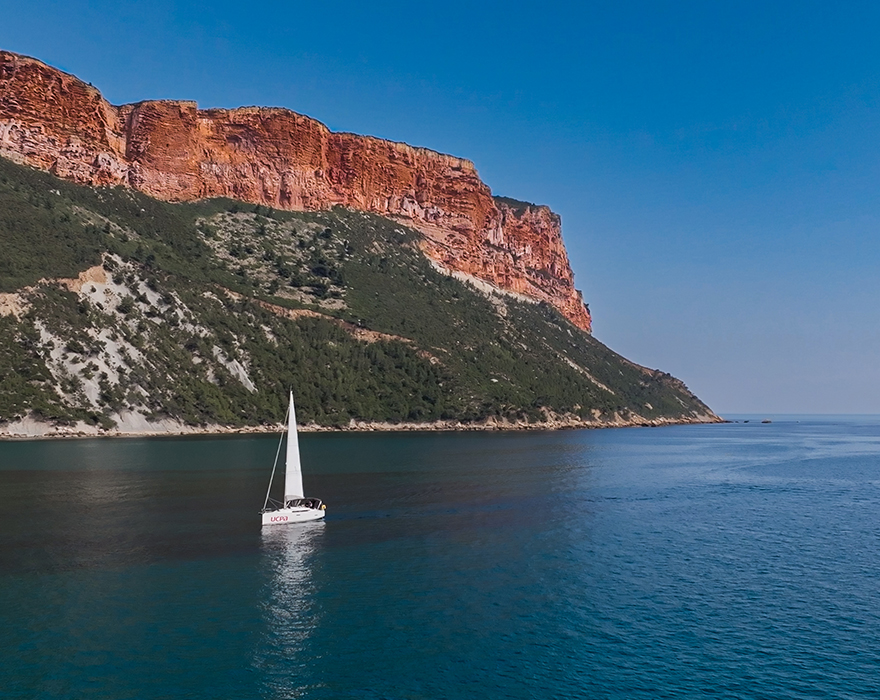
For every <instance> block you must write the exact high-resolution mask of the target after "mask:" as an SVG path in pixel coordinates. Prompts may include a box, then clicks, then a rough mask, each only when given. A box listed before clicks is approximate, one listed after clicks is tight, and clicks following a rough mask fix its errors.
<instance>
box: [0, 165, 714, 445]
mask: <svg viewBox="0 0 880 700" xmlns="http://www.w3.org/2000/svg"><path fill="white" fill-rule="evenodd" d="M422 241H423V235H422V233H420V232H419V231H416V230H415V229H413V228H409V227H407V226H405V225H403V224H402V223H401V222H399V221H393V220H390V219H388V218H383V217H381V216H377V215H375V214H370V213H366V212H362V211H355V210H352V209H347V208H342V207H336V208H333V209H331V210H329V211H315V212H292V211H280V210H276V209H270V208H268V207H266V206H261V205H252V204H245V203H242V202H237V201H234V200H229V199H211V200H205V201H200V202H193V203H177V204H172V203H168V202H164V201H160V200H158V199H154V198H151V197H149V196H147V195H144V194H142V193H140V192H137V191H134V190H131V189H126V188H122V187H113V188H110V187H103V188H96V187H89V186H83V185H77V184H73V183H71V182H68V181H66V180H62V179H59V178H56V177H54V176H53V175H50V174H48V173H45V172H41V171H38V170H34V169H31V168H29V167H26V166H22V165H18V164H14V163H12V162H10V161H8V160H6V159H2V158H0V243H2V245H0V432H2V433H5V434H14V433H24V432H30V433H42V432H45V431H47V430H50V431H61V432H68V433H69V432H74V431H76V432H88V431H92V432H107V431H109V432H111V433H112V432H137V431H158V432H162V431H171V432H174V431H180V430H187V429H206V428H214V429H216V428H217V427H218V426H220V427H229V428H243V427H247V426H252V427H253V428H254V429H259V428H260V427H261V426H272V425H275V424H277V423H278V421H279V420H280V418H281V417H282V416H283V414H284V406H283V402H284V397H285V395H286V390H287V388H289V387H293V388H294V390H295V392H296V396H297V405H298V413H299V417H300V419H301V421H302V422H304V423H312V424H314V425H315V426H326V427H358V425H360V427H365V425H363V424H371V423H392V424H398V425H403V424H417V425H423V426H428V425H434V426H437V425H440V426H442V427H461V426H459V425H458V424H459V423H461V424H462V425H464V426H486V425H487V424H488V425H514V424H515V425H521V426H533V427H539V426H547V427H557V426H560V425H572V426H574V425H614V424H642V423H645V424H648V423H653V424H659V423H664V422H695V421H712V420H717V418H716V417H715V416H714V414H713V413H712V412H711V411H710V410H709V408H708V407H707V406H705V404H703V403H702V402H701V401H700V400H699V399H698V398H697V397H696V396H694V395H693V394H692V393H690V392H689V391H688V390H687V388H686V387H685V386H684V385H683V384H682V383H681V382H680V381H678V380H676V379H674V378H673V377H671V376H669V375H668V374H665V373H663V372H659V371H655V370H649V369H646V368H644V367H640V366H638V365H636V364H634V363H631V362H629V361H628V360H626V359H625V358H623V357H621V356H620V355H617V354H616V353H614V352H613V351H611V350H609V349H608V348H607V347H605V346H604V345H602V343H600V342H599V341H597V340H596V339H595V338H593V337H592V336H591V335H590V334H589V333H587V332H585V331H584V330H582V329H579V328H578V327H577V326H575V325H574V324H573V323H571V322H570V321H569V320H567V319H566V318H565V317H563V316H562V315H561V313H560V312H559V311H558V310H557V309H555V308H554V307H553V306H551V305H550V304H548V303H546V302H540V301H537V300H535V299H533V298H529V297H527V296H523V295H518V294H513V293H509V292H502V291H500V290H498V289H495V288H493V287H491V286H489V285H488V284H486V283H485V282H484V281H480V280H477V279H474V278H468V277H467V276H466V275H465V274H464V273H462V272H460V271H459V272H455V273H452V272H450V271H448V270H445V269H444V268H442V267H440V266H439V265H438V264H437V263H436V262H433V261H431V260H429V259H427V258H426V257H425V256H424V254H423V253H422V250H421V247H420V246H421V242H422Z"/></svg>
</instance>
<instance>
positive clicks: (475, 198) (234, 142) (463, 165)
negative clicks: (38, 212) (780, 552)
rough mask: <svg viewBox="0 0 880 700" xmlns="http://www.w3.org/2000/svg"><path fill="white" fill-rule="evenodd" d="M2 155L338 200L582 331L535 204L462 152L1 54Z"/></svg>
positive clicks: (200, 190) (180, 192)
mask: <svg viewBox="0 0 880 700" xmlns="http://www.w3.org/2000/svg"><path fill="white" fill-rule="evenodd" d="M0 155H2V156H5V157H6V158H9V159H10V160H14V161H16V162H18V163H23V164H27V165H30V166H32V167H36V168H39V169H42V170H46V171H49V172H51V173H52V174H54V175H56V176H58V177H61V178H64V179H67V180H72V181H74V182H77V183H80V184H84V185H92V186H96V185H97V186H103V185H123V186H127V187H131V188H134V189H137V190H140V191H141V192H143V193H145V194H148V195H150V196H152V197H155V198H157V199H162V200H166V201H170V202H183V201H194V200H202V199H208V198H213V197H229V198H232V199H236V200H240V201H244V202H249V203H253V204H260V205H266V206H269V207H272V208H275V209H281V210H289V211H322V210H327V209H330V208H332V207H333V206H336V205H342V206H345V207H349V208H351V209H356V210H361V211H365V212H370V213H374V214H379V215H381V216H385V217H389V218H394V219H397V220H399V221H401V222H403V223H406V224H407V225H408V226H412V227H413V228H415V229H417V230H418V231H419V232H420V233H421V235H422V237H423V238H422V240H421V241H420V243H419V245H420V247H421V249H422V250H423V252H424V253H425V254H427V255H428V256H429V257H430V258H432V259H433V260H435V261H436V262H438V263H439V264H440V265H441V266H442V267H444V268H446V269H448V270H450V271H453V272H460V273H465V274H467V275H470V276H473V277H476V278H479V279H481V280H484V281H487V282H490V283H491V284H493V285H495V286H496V287H498V288H500V289H502V290H507V291H512V292H517V293H520V294H524V295H526V296H528V297H532V298H534V299H539V300H542V301H546V302H548V303H550V304H551V305H552V306H554V307H555V308H557V309H558V310H559V311H560V312H562V314H563V315H565V316H566V317H567V318H568V319H569V320H570V321H572V322H573V323H574V324H575V325H577V326H578V327H579V328H581V329H582V330H585V331H589V330H590V323H591V320H590V314H589V311H588V310H587V308H586V307H585V306H584V303H583V300H582V298H581V294H580V292H578V291H577V290H576V289H575V288H574V280H573V275H572V271H571V267H570V265H569V261H568V256H567V254H566V251H565V247H564V245H563V242H562V235H561V225H560V219H559V217H558V216H557V215H556V214H554V213H553V212H551V211H550V209H548V208H547V207H544V206H535V205H527V204H525V203H521V202H515V201H513V200H506V199H504V198H494V197H493V196H492V193H491V191H490V189H489V187H487V186H486V185H485V184H484V183H483V182H482V181H481V180H480V178H479V176H478V175H477V172H476V169H475V168H474V165H473V163H471V162H470V161H468V160H464V159H461V158H456V157H453V156H449V155H443V154H440V153H436V152H434V151H430V150H427V149H423V148H413V147H411V146H408V145H406V144H402V143H395V142H391V141H385V140H381V139H376V138H371V137H367V136H358V135H355V134H347V133H334V132H331V131H330V130H329V129H328V128H327V127H325V126H324V125H323V124H321V123H320V122H318V121H316V120H314V119H311V118H309V117H306V116H303V115H300V114H296V113H294V112H291V111H289V110H286V109H275V108H264V107H245V108H240V109H232V110H226V109H207V110H201V109H199V108H198V107H197V105H196V104H195V103H194V102H177V101H146V102H139V103H137V104H129V105H123V106H114V105H111V104H110V103H109V102H108V101H107V100H105V99H104V98H103V96H102V95H101V93H100V92H99V91H98V90H96V89H95V88H93V87H92V86H91V85H87V84H86V83H84V82H83V81H81V80H79V79H78V78H76V77H74V76H72V75H69V74H66V73H63V72H61V71H59V70H57V69H55V68H52V67H50V66H47V65H46V64H44V63H41V62H40V61H37V60H35V59H32V58H27V57H24V56H20V55H18V54H14V53H10V52H0Z"/></svg>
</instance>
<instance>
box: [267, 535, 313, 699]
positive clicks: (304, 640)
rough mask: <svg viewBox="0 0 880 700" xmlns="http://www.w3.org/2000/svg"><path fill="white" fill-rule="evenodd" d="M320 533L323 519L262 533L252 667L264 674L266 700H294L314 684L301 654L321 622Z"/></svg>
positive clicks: (304, 658) (305, 654)
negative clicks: (258, 623) (262, 581)
mask: <svg viewBox="0 0 880 700" xmlns="http://www.w3.org/2000/svg"><path fill="white" fill-rule="evenodd" d="M324 532H325V523H324V521H323V520H322V521H318V522H314V523H303V524H299V525H292V526H281V527H265V528H263V529H262V532H261V539H262V555H263V562H264V567H263V570H264V572H265V573H266V576H267V580H266V585H265V586H264V590H265V603H264V605H263V610H262V617H263V622H264V634H263V636H262V639H261V641H260V648H259V649H258V651H257V653H256V656H255V666H256V667H257V668H258V669H260V671H261V672H262V674H263V681H264V684H265V689H266V695H267V697H298V696H300V695H301V694H303V693H304V692H306V691H307V690H309V689H310V688H311V687H312V685H313V684H312V683H311V682H310V677H309V676H310V674H309V673H308V671H309V664H308V662H307V658H308V656H309V655H308V654H307V653H306V649H307V647H308V643H309V639H310V638H311V636H312V634H313V632H314V631H315V629H316V628H317V627H318V625H319V624H320V618H321V614H320V609H319V608H318V606H317V605H316V604H315V592H316V584H315V581H316V577H315V571H314V569H315V566H316V565H317V559H318V557H317V554H318V553H319V551H320V549H321V545H322V541H323V538H324Z"/></svg>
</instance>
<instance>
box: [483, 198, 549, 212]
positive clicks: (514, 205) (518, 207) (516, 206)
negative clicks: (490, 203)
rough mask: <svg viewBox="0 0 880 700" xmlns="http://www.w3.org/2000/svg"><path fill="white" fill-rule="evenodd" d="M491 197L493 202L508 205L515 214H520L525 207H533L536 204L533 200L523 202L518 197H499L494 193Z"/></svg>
mask: <svg viewBox="0 0 880 700" xmlns="http://www.w3.org/2000/svg"><path fill="white" fill-rule="evenodd" d="M492 199H494V200H495V204H504V205H506V206H508V207H510V208H511V209H513V211H514V212H515V213H516V214H522V213H524V212H525V210H526V209H529V208H532V209H534V208H535V207H537V206H538V205H537V204H535V203H533V202H525V201H522V200H520V199H514V198H513V197H500V196H498V195H495V196H493V197H492Z"/></svg>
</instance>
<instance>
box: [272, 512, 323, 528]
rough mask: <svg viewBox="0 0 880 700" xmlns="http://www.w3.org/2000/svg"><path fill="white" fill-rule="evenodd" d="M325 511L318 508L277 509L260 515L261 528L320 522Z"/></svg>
mask: <svg viewBox="0 0 880 700" xmlns="http://www.w3.org/2000/svg"><path fill="white" fill-rule="evenodd" d="M324 513H325V511H324V510H323V509H320V508H279V509H278V510H270V511H267V512H265V513H261V515H262V516H263V527H266V526H267V525H292V524H293V523H307V522H309V521H310V520H320V519H321V518H323V517H324Z"/></svg>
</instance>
